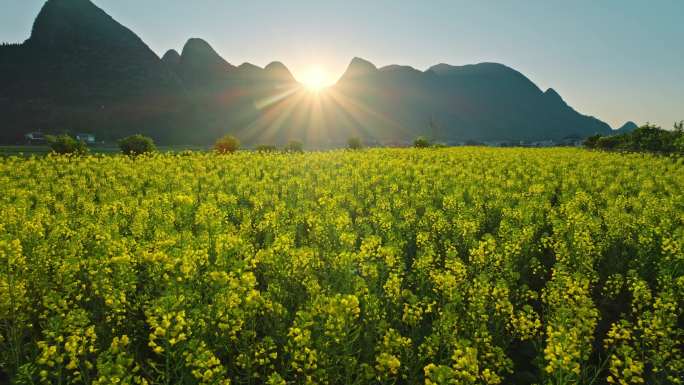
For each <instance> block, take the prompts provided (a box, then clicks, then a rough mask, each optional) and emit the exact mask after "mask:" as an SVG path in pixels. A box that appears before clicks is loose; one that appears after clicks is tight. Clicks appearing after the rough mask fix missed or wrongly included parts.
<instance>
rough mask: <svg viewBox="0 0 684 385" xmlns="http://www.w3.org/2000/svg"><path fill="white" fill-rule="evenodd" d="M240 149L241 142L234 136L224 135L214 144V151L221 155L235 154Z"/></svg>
mask: <svg viewBox="0 0 684 385" xmlns="http://www.w3.org/2000/svg"><path fill="white" fill-rule="evenodd" d="M239 149H240V141H239V140H238V138H236V137H234V136H232V135H224V136H222V137H220V138H219V139H218V140H216V143H214V150H216V152H218V153H219V154H228V153H233V152H235V151H237V150H239Z"/></svg>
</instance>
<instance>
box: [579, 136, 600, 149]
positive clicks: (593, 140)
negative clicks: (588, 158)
mask: <svg viewBox="0 0 684 385" xmlns="http://www.w3.org/2000/svg"><path fill="white" fill-rule="evenodd" d="M599 139H601V135H599V134H596V135H592V136H590V137H588V138H587V139H585V140H584V143H582V144H583V145H584V147H586V148H596V144H597V143H598V141H599Z"/></svg>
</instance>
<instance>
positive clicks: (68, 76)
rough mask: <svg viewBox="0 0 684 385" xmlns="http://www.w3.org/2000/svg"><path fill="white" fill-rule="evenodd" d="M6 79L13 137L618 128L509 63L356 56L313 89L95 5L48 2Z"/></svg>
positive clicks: (375, 135)
mask: <svg viewBox="0 0 684 385" xmlns="http://www.w3.org/2000/svg"><path fill="white" fill-rule="evenodd" d="M0 84H2V87H0V113H1V114H2V116H4V117H6V118H5V119H3V121H2V122H0V141H1V142H5V143H14V142H17V141H21V140H22V137H23V135H24V134H25V133H27V132H31V131H36V130H41V131H46V132H55V131H64V130H68V131H71V132H93V133H95V134H96V135H97V137H98V138H100V139H104V140H114V139H117V138H120V137H122V136H125V135H128V134H131V133H138V132H140V133H143V134H147V135H151V136H153V137H155V139H156V140H157V141H159V142H161V143H169V144H172V143H210V142H212V141H213V140H214V139H215V138H216V137H217V136H219V135H222V134H224V133H226V132H230V133H233V134H235V135H238V136H239V137H241V138H242V139H243V141H244V142H245V143H247V144H254V143H282V142H286V141H287V140H290V139H299V140H302V141H305V142H307V143H309V144H311V145H313V146H334V145H337V144H340V143H344V142H345V141H346V139H347V138H348V137H350V136H360V137H362V138H363V139H364V140H366V141H369V142H374V141H377V142H380V143H405V142H407V141H410V140H411V139H413V138H414V137H415V136H417V135H424V136H427V137H429V138H431V139H434V140H438V141H442V142H447V143H452V142H462V141H467V140H479V141H518V140H525V141H534V140H546V139H562V138H565V137H569V136H573V137H586V136H589V135H592V134H597V133H598V134H607V133H610V127H608V125H607V124H605V123H603V122H601V121H599V120H598V119H596V118H593V117H588V116H584V115H582V114H580V113H578V112H577V111H575V110H574V109H573V108H572V107H570V106H568V105H567V104H566V103H565V102H564V101H563V99H562V98H561V96H560V95H558V93H556V92H555V91H554V90H553V89H549V90H546V91H542V90H540V89H539V88H538V87H537V86H536V85H535V84H534V83H533V82H532V81H530V80H529V79H528V78H527V77H525V76H524V75H523V74H521V73H520V72H518V71H516V70H514V69H512V68H509V67H507V66H505V65H502V64H497V63H480V64H475V65H465V66H451V65H448V64H438V65H435V66H433V67H431V68H430V69H428V70H427V71H420V70H416V69H414V68H411V67H407V66H399V65H391V66H387V67H383V68H377V67H376V66H375V65H373V64H372V63H370V62H368V61H366V60H363V59H360V58H355V59H354V60H352V62H351V63H350V65H349V68H348V69H347V71H346V72H345V74H344V75H343V76H342V77H341V79H340V81H339V82H338V84H336V85H335V86H333V87H331V88H330V89H328V90H327V91H326V92H324V93H321V94H320V95H313V94H311V93H309V92H308V91H306V90H304V89H303V88H302V87H301V86H300V85H299V84H298V83H297V82H296V80H295V79H294V77H293V76H292V74H291V73H290V71H289V70H288V69H287V67H286V66H285V65H283V64H282V63H280V62H273V63H271V64H269V65H267V66H266V67H265V68H261V67H259V66H256V65H253V64H250V63H243V64H240V65H234V64H231V63H230V62H229V61H228V60H226V59H224V58H223V57H221V55H220V54H219V53H218V52H217V51H216V50H215V49H214V48H213V47H212V46H211V45H210V44H209V43H208V42H206V41H204V40H202V39H200V38H192V39H189V40H188V41H187V43H186V44H185V46H184V47H183V48H182V50H181V53H179V52H178V51H176V50H169V51H168V52H167V53H166V54H165V55H164V56H163V58H159V57H158V56H157V55H156V54H155V53H154V52H153V51H152V50H151V49H150V48H149V47H148V46H147V45H146V44H145V42H144V41H143V40H142V39H141V38H140V37H138V36H137V35H136V34H135V33H134V32H132V31H131V30H129V29H128V28H126V27H125V26H123V25H121V24H120V23H118V22H117V21H116V20H114V19H113V18H111V17H110V16H109V15H107V14H106V13H105V11H103V10H102V9H100V8H98V7H97V6H95V5H94V4H93V3H92V2H91V1H89V0H48V1H47V2H46V3H45V5H44V6H43V8H42V10H41V11H40V13H39V14H38V16H37V17H36V20H35V22H34V26H33V30H32V33H31V36H30V37H29V39H28V40H26V41H25V42H24V43H23V44H20V45H10V46H2V47H0Z"/></svg>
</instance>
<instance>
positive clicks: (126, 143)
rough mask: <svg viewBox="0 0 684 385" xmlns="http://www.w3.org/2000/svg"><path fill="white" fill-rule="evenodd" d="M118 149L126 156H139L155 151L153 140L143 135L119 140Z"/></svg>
mask: <svg viewBox="0 0 684 385" xmlns="http://www.w3.org/2000/svg"><path fill="white" fill-rule="evenodd" d="M119 148H120V149H121V152H123V153H124V154H126V155H141V154H147V153H150V152H154V151H156V150H157V147H156V146H155V145H154V140H152V138H148V137H147V136H143V135H132V136H128V137H126V138H123V139H121V140H120V141H119Z"/></svg>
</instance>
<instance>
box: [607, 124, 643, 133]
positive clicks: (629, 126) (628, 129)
mask: <svg viewBox="0 0 684 385" xmlns="http://www.w3.org/2000/svg"><path fill="white" fill-rule="evenodd" d="M637 128H639V126H637V124H636V123H634V122H632V121H629V122H627V123H625V124H623V125H622V127H620V128H618V129H617V130H613V131H612V134H614V135H620V134H629V133H630V132H632V131H634V130H636V129H637Z"/></svg>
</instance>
